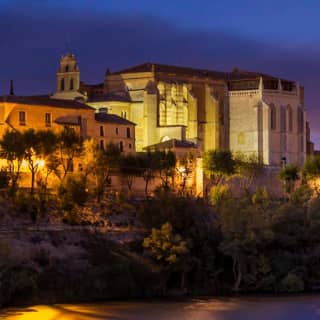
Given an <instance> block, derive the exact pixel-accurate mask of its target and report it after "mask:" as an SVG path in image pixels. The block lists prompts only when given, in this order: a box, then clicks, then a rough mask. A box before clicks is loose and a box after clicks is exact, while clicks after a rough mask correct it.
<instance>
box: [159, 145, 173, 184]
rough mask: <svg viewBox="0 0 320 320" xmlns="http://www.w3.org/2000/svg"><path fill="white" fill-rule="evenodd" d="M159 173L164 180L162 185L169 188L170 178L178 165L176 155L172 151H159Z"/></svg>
mask: <svg viewBox="0 0 320 320" xmlns="http://www.w3.org/2000/svg"><path fill="white" fill-rule="evenodd" d="M159 159H160V165H159V174H160V178H161V180H162V186H163V188H164V189H165V190H168V189H169V188H170V187H169V179H170V178H171V179H173V177H174V169H175V167H176V162H177V159H176V155H175V153H174V152H172V151H159Z"/></svg>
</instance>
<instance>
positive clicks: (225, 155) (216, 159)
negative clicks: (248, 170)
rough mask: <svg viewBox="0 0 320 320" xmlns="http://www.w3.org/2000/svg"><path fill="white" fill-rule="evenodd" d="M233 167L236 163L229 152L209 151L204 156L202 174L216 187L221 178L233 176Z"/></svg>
mask: <svg viewBox="0 0 320 320" xmlns="http://www.w3.org/2000/svg"><path fill="white" fill-rule="evenodd" d="M235 166H236V163H235V160H234V159H233V156H232V153H231V151H228V150H210V151H207V152H205V154H204V157H203V168H204V173H205V174H206V175H207V176H208V177H209V178H210V179H211V181H212V182H213V183H214V184H216V185H218V184H220V183H221V182H222V180H223V178H225V177H227V176H230V175H232V174H234V172H235Z"/></svg>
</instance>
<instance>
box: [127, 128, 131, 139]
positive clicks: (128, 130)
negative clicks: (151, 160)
mask: <svg viewBox="0 0 320 320" xmlns="http://www.w3.org/2000/svg"><path fill="white" fill-rule="evenodd" d="M127 138H131V132H130V128H127Z"/></svg>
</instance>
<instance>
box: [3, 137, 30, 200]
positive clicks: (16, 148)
mask: <svg viewBox="0 0 320 320" xmlns="http://www.w3.org/2000/svg"><path fill="white" fill-rule="evenodd" d="M0 146H1V153H2V156H3V157H4V158H5V159H6V160H7V162H8V172H9V175H10V190H9V194H10V195H12V196H14V195H15V193H16V191H17V188H18V180H19V177H20V171H21V165H22V161H23V158H24V156H25V144H24V140H23V135H22V134H21V133H20V132H18V131H6V132H5V133H4V135H3V136H2V139H1V140H0Z"/></svg>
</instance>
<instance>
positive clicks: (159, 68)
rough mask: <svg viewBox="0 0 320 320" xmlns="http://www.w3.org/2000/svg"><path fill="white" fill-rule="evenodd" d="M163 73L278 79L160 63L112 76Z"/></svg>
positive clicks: (145, 64) (132, 68)
mask: <svg viewBox="0 0 320 320" xmlns="http://www.w3.org/2000/svg"><path fill="white" fill-rule="evenodd" d="M151 71H154V72H163V73H175V74H180V75H189V76H198V77H204V78H212V79H219V80H225V81H233V80H250V79H257V78H260V77H262V78H264V79H269V80H273V79H274V80H275V79H278V78H277V77H274V76H271V75H268V74H265V73H261V72H251V71H245V70H240V69H238V68H235V69H234V70H233V71H232V72H223V71H215V70H208V69H198V68H190V67H183V66H173V65H165V64H159V63H150V62H147V63H143V64H140V65H137V66H133V67H130V68H127V69H123V70H119V71H116V72H112V73H111V74H121V73H139V72H151ZM281 80H284V81H289V80H285V79H281Z"/></svg>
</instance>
